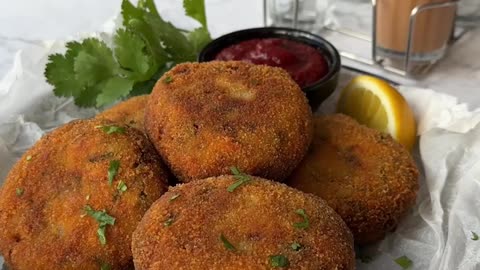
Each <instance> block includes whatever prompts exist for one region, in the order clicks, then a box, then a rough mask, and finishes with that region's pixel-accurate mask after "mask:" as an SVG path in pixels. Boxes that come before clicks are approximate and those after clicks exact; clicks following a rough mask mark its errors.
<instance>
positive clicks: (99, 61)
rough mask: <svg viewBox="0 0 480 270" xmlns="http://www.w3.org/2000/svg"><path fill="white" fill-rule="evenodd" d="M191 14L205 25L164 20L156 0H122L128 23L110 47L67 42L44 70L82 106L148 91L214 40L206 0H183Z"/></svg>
mask: <svg viewBox="0 0 480 270" xmlns="http://www.w3.org/2000/svg"><path fill="white" fill-rule="evenodd" d="M135 2H137V1H135ZM183 6H184V9H185V11H186V14H187V16H190V17H192V18H193V19H195V20H197V21H198V22H200V24H201V26H200V27H199V28H197V29H194V30H192V31H184V30H181V29H179V28H177V27H175V26H174V25H173V24H171V23H170V22H167V21H165V20H164V19H163V18H162V17H161V16H160V15H159V13H158V12H157V8H156V6H155V3H154V1H153V0H141V1H138V2H137V5H134V4H132V3H131V2H130V1H129V0H122V4H121V14H122V17H123V18H122V19H123V20H122V21H123V27H122V28H120V29H118V30H117V31H116V32H115V34H114V35H113V38H112V42H111V44H112V45H111V46H110V45H109V44H107V43H106V42H104V41H103V40H100V39H98V38H87V39H84V40H82V41H79V42H77V41H72V42H69V43H67V45H66V52H65V54H52V55H50V56H49V58H48V63H47V65H46V69H45V77H46V79H47V82H48V83H49V84H51V85H53V87H54V90H53V92H54V94H55V95H56V96H61V97H73V98H74V101H75V104H77V105H78V106H82V107H93V106H95V107H102V106H104V105H107V104H110V103H113V102H115V101H117V100H119V99H122V98H125V97H127V96H129V95H130V96H132V95H139V94H148V93H150V92H151V91H152V88H153V85H154V83H155V82H156V81H157V80H158V79H159V78H160V77H161V76H162V74H163V73H164V72H165V71H167V70H168V69H170V67H172V66H174V65H176V64H178V63H182V62H189V61H195V60H196V57H197V55H198V53H199V52H200V50H201V49H202V48H203V47H204V46H205V45H206V44H207V43H208V42H210V40H211V38H210V34H209V32H208V29H207V24H206V15H205V3H204V0H184V1H183Z"/></svg>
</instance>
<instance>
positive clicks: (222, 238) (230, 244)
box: [220, 234, 237, 251]
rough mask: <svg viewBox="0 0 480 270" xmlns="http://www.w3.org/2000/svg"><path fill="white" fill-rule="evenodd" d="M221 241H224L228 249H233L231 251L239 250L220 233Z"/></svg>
mask: <svg viewBox="0 0 480 270" xmlns="http://www.w3.org/2000/svg"><path fill="white" fill-rule="evenodd" d="M220 241H222V243H223V246H224V247H225V248H226V249H228V250H231V251H235V250H237V249H236V248H235V246H233V245H232V243H230V242H229V241H228V240H227V238H226V237H225V236H224V235H223V234H220Z"/></svg>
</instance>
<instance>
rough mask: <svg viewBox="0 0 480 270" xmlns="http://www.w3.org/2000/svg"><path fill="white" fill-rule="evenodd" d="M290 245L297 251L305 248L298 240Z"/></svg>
mask: <svg viewBox="0 0 480 270" xmlns="http://www.w3.org/2000/svg"><path fill="white" fill-rule="evenodd" d="M290 247H291V248H292V249H293V250H295V251H299V250H300V249H302V248H303V246H302V245H301V244H299V243H297V242H294V243H292V244H291V245H290Z"/></svg>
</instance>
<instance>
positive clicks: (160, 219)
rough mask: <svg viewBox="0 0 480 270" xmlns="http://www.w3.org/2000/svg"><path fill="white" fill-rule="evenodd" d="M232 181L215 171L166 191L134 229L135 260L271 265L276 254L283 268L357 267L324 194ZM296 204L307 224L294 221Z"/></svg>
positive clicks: (155, 265)
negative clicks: (233, 185) (210, 175)
mask: <svg viewBox="0 0 480 270" xmlns="http://www.w3.org/2000/svg"><path fill="white" fill-rule="evenodd" d="M237 181H238V179H235V177H233V176H220V177H215V178H209V179H205V180H199V181H194V182H191V183H187V184H182V185H178V186H176V187H173V188H171V189H170V190H169V191H168V192H167V193H165V194H164V195H163V196H162V197H161V198H160V199H159V200H158V201H157V202H155V203H154V204H153V206H152V207H151V208H150V210H149V211H148V212H147V213H146V214H145V217H144V218H143V219H142V221H141V222H140V224H139V226H138V228H137V229H136V230H135V232H134V234H133V241H132V250H133V254H134V262H135V268H136V269H137V270H144V269H150V270H155V269H176V270H181V269H188V270H196V269H211V270H215V269H219V270H220V269H222V270H228V269H242V270H244V269H271V268H274V267H273V266H274V264H275V263H279V261H278V260H277V261H276V262H274V261H272V260H275V259H272V258H271V256H275V255H277V256H282V258H281V260H280V262H282V261H283V264H285V263H286V261H288V263H287V264H288V265H289V267H288V269H343V270H350V269H354V268H355V261H354V260H355V255H354V250H353V238H352V235H351V233H350V231H349V230H348V228H347V227H346V225H345V223H344V222H343V221H342V220H341V218H340V217H339V216H338V215H337V214H336V213H335V212H334V211H333V210H332V209H331V208H330V207H328V206H327V205H326V203H325V202H324V201H323V200H321V199H320V198H318V197H316V196H313V195H309V194H305V193H303V192H300V191H298V190H295V189H293V188H290V187H287V186H286V185H284V184H280V183H277V182H273V181H269V180H265V179H262V178H257V177H251V178H250V181H248V182H245V183H244V184H242V185H240V186H239V187H237V188H236V189H234V190H233V192H229V191H228V190H227V189H228V187H230V186H231V185H232V184H233V183H235V182H237ZM299 210H303V211H304V213H305V215H306V218H307V220H308V222H307V223H308V225H306V226H299V225H298V224H303V225H305V219H304V218H303V217H302V215H300V214H298V213H296V211H299ZM292 245H293V246H292ZM277 259H279V257H277ZM285 259H286V261H285ZM281 269H286V267H284V268H281Z"/></svg>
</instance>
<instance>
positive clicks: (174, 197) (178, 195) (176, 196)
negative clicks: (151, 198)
mask: <svg viewBox="0 0 480 270" xmlns="http://www.w3.org/2000/svg"><path fill="white" fill-rule="evenodd" d="M178 197H180V194H175V195H173V196H172V197H170V199H168V201H169V202H173V201H175V200H176V199H177V198H178Z"/></svg>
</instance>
